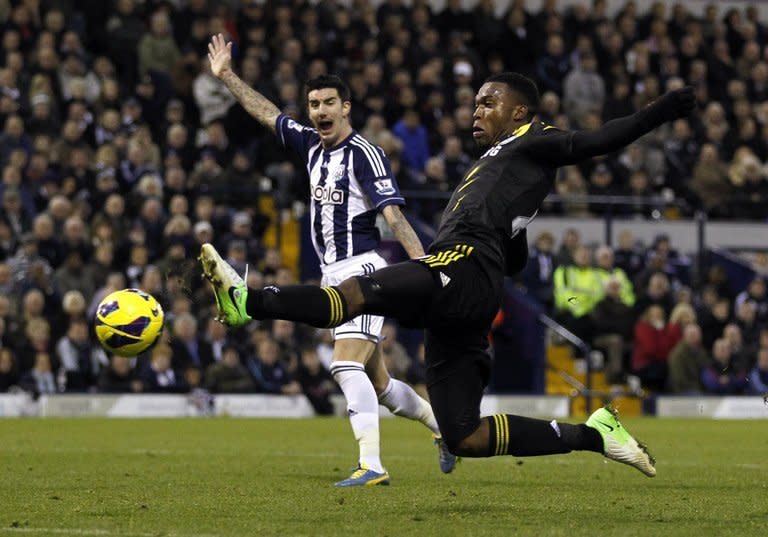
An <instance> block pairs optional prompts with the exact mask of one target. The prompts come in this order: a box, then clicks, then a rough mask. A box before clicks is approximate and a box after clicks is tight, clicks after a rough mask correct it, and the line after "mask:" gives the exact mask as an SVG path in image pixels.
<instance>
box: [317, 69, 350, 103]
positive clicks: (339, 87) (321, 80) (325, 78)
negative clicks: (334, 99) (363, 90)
mask: <svg viewBox="0 0 768 537" xmlns="http://www.w3.org/2000/svg"><path fill="white" fill-rule="evenodd" d="M305 88H306V92H305V95H306V96H307V97H309V92H310V91H314V90H318V89H325V88H335V89H336V91H337V92H339V97H341V100H342V101H349V100H350V99H351V98H352V92H351V91H349V86H347V85H346V84H345V83H344V81H343V80H342V79H340V78H339V77H337V76H336V75H320V76H318V77H315V78H313V79H311V80H308V81H307V83H306V84H305Z"/></svg>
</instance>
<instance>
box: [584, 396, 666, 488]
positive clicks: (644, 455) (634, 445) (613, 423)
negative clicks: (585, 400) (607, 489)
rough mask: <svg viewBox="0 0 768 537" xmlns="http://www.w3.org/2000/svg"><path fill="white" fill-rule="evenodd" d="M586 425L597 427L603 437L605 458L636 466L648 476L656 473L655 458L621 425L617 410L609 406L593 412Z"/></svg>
mask: <svg viewBox="0 0 768 537" xmlns="http://www.w3.org/2000/svg"><path fill="white" fill-rule="evenodd" d="M586 425H587V426H588V427H592V428H593V429H597V431H598V432H599V433H600V436H602V437H603V454H604V455H605V456H606V457H607V458H609V459H612V460H614V461H618V462H621V463H624V464H628V465H630V466H632V467H634V468H637V469H638V470H640V471H641V472H643V473H644V474H645V475H647V476H648V477H653V476H655V475H656V459H654V458H653V456H652V455H651V454H650V453H648V449H647V448H646V447H645V446H644V445H643V444H641V443H639V442H638V441H637V440H635V439H634V437H633V436H632V435H631V434H629V432H628V431H627V430H626V429H625V428H624V427H622V425H621V423H620V422H619V418H618V412H616V410H615V409H613V408H612V407H611V406H608V405H606V406H604V407H603V408H600V409H598V410H596V411H595V412H593V413H592V415H591V416H590V417H589V419H588V420H587V423H586Z"/></svg>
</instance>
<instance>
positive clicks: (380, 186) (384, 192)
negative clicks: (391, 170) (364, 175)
mask: <svg viewBox="0 0 768 537" xmlns="http://www.w3.org/2000/svg"><path fill="white" fill-rule="evenodd" d="M373 186H375V187H376V193H377V194H378V195H379V196H391V195H392V194H394V193H395V186H394V185H393V184H392V179H379V180H378V181H374V182H373Z"/></svg>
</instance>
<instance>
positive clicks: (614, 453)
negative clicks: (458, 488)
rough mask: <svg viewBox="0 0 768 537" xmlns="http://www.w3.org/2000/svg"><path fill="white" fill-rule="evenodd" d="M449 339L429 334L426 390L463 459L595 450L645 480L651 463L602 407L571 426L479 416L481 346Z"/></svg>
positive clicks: (483, 381) (483, 379) (483, 368)
mask: <svg viewBox="0 0 768 537" xmlns="http://www.w3.org/2000/svg"><path fill="white" fill-rule="evenodd" d="M454 337H455V336H454V335H453V334H445V333H443V334H434V333H433V332H431V331H427V342H426V343H427V386H428V390H429V397H430V400H431V401H432V407H433V408H434V410H435V416H436V417H437V422H438V424H439V425H440V430H441V431H442V433H443V438H444V439H445V442H446V444H447V445H448V447H449V449H450V450H451V451H452V452H453V453H455V454H457V455H462V456H465V457H492V456H498V455H514V456H518V457H523V456H535V455H552V454H556V453H569V452H570V451H576V450H587V451H595V452H597V453H603V454H604V455H605V456H607V457H609V458H611V459H614V460H617V461H619V462H623V463H625V464H629V465H631V466H633V467H635V468H637V469H638V470H640V471H641V472H643V473H645V474H646V475H648V476H653V475H655V474H656V470H655V468H654V466H653V465H654V462H655V461H654V460H653V458H652V457H650V455H648V453H647V452H646V451H645V449H644V447H643V446H642V445H640V444H638V443H637V442H636V441H635V439H634V438H632V436H630V435H629V433H627V432H626V430H624V429H623V428H622V426H621V424H620V423H619V421H618V419H616V416H615V413H613V412H612V411H610V410H609V409H606V408H602V409H600V410H598V411H597V412H595V413H594V414H593V415H592V416H591V417H590V418H589V420H587V423H586V424H579V425H572V424H568V423H559V422H558V421H557V420H552V421H547V420H539V419H533V418H526V417H523V416H516V415H512V414H495V415H493V416H486V417H482V418H481V417H480V400H481V398H482V395H483V391H484V389H485V386H486V385H487V380H488V374H489V367H488V363H489V362H488V358H487V356H486V354H485V351H484V349H483V348H482V344H481V343H480V342H479V341H480V338H477V339H478V343H473V342H467V341H463V342H457V341H455V340H452V339H453V338H454Z"/></svg>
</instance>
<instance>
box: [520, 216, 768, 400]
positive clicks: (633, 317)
mask: <svg viewBox="0 0 768 537" xmlns="http://www.w3.org/2000/svg"><path fill="white" fill-rule="evenodd" d="M692 273H693V270H692V267H691V260H690V259H688V258H687V257H686V256H684V255H682V254H680V253H679V252H677V251H676V250H675V249H674V248H673V245H672V244H671V242H670V239H669V237H668V236H666V235H659V236H657V237H656V238H655V240H654V241H653V243H652V244H650V245H643V244H642V243H640V242H638V241H637V240H635V238H634V237H633V235H632V232H631V231H629V230H624V231H622V232H621V233H620V234H619V237H618V243H617V245H616V247H615V248H611V247H609V246H605V245H600V246H597V247H596V248H591V247H590V246H589V245H586V244H583V243H582V241H581V237H580V235H579V232H578V230H576V229H568V230H567V231H566V232H565V233H564V235H563V237H561V240H560V244H559V246H556V244H555V237H554V236H553V235H552V233H550V232H548V231H545V232H542V233H540V234H539V235H538V236H536V237H535V238H534V240H533V241H532V244H531V250H530V257H529V262H528V265H527V267H526V269H525V271H524V272H523V273H522V275H521V276H520V278H519V285H520V286H521V288H523V289H524V290H525V291H526V292H527V293H528V295H529V296H530V297H531V298H533V299H534V300H536V301H537V302H539V303H540V304H541V305H542V306H543V307H544V308H545V310H546V311H547V312H549V313H551V314H552V316H553V317H554V318H555V319H556V320H558V321H559V322H560V323H561V324H562V325H563V326H565V327H566V328H568V329H569V330H570V331H571V332H572V333H574V334H575V335H577V336H578V337H579V338H581V339H582V340H584V341H585V342H587V343H588V344H589V345H591V346H592V347H593V348H595V349H598V350H600V351H602V354H603V356H604V360H603V362H604V365H603V370H604V372H605V375H606V379H607V381H608V382H609V383H611V384H624V383H625V382H626V381H627V379H628V378H629V377H630V376H635V377H637V378H638V381H639V383H640V385H642V386H643V387H644V388H645V389H647V390H650V391H652V392H654V393H676V394H696V393H712V394H724V395H725V394H731V395H736V394H744V393H754V394H768V289H767V288H768V283H766V278H765V277H764V276H761V275H759V274H754V275H753V277H752V278H751V279H750V280H749V281H748V282H747V284H746V286H745V288H743V289H738V288H734V287H733V286H732V284H731V282H730V281H729V278H728V275H727V273H726V271H725V270H724V269H723V268H722V267H721V266H720V265H717V264H713V265H712V266H711V267H710V268H709V269H708V271H707V273H706V274H704V275H702V276H700V277H698V278H696V280H697V281H696V282H695V283H696V284H695V285H694V278H693V277H692V276H693V275H692ZM699 280H700V281H699ZM630 384H631V383H630Z"/></svg>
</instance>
